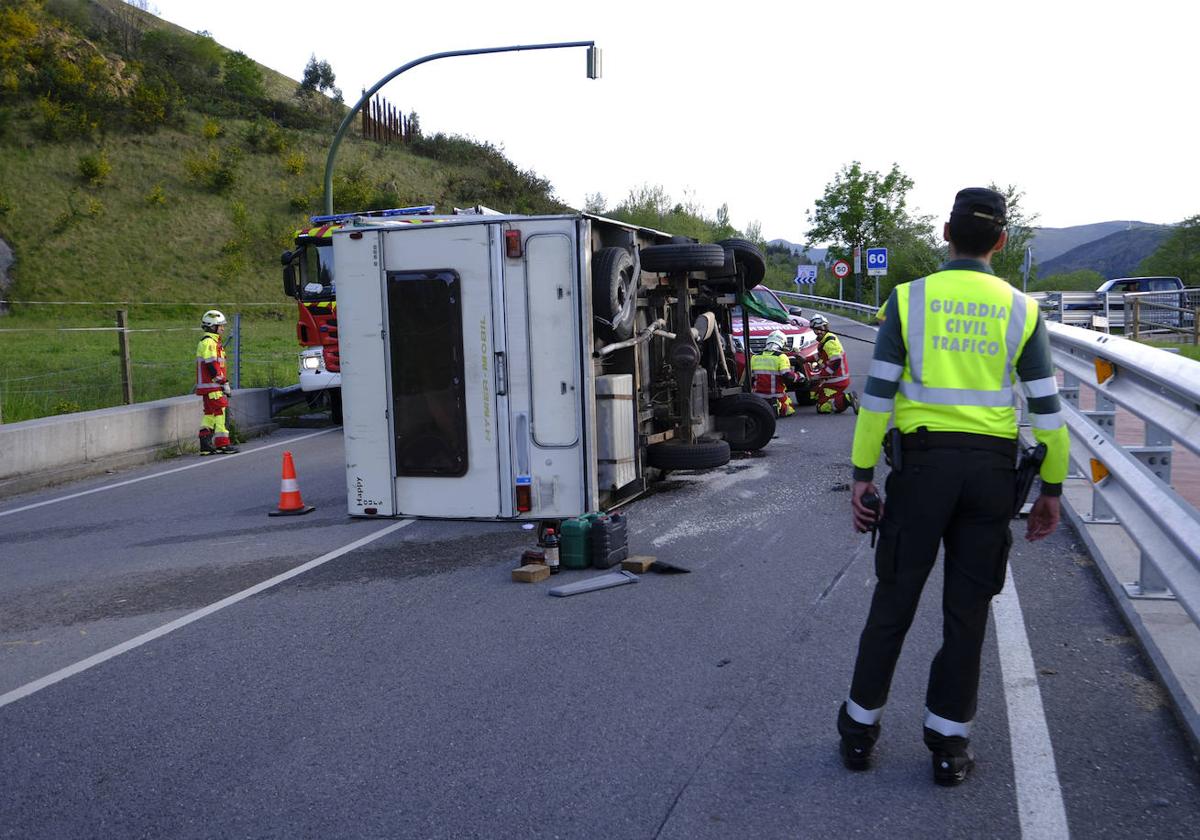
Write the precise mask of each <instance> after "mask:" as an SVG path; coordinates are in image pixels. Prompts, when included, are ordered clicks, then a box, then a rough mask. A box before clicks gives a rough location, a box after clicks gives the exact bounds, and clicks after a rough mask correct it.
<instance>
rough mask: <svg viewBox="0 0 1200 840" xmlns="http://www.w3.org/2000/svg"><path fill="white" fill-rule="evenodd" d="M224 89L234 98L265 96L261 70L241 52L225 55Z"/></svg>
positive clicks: (258, 97) (259, 97)
mask: <svg viewBox="0 0 1200 840" xmlns="http://www.w3.org/2000/svg"><path fill="white" fill-rule="evenodd" d="M224 65H225V78H224V80H223V81H222V84H223V85H224V87H225V91H226V92H227V93H228V94H229V95H230V96H233V97H234V98H235V99H261V98H262V97H264V96H266V89H265V88H264V87H263V74H262V70H260V69H259V68H258V65H257V64H256V63H255V62H254V60H253V59H251V58H250V57H248V56H247V55H246V54H245V53H243V52H231V53H229V54H228V55H227V56H225V62H224Z"/></svg>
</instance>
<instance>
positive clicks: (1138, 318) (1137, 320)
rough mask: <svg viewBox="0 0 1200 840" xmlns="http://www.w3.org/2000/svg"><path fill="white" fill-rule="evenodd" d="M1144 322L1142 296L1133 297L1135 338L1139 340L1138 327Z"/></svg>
mask: <svg viewBox="0 0 1200 840" xmlns="http://www.w3.org/2000/svg"><path fill="white" fill-rule="evenodd" d="M1141 322H1142V301H1141V298H1134V299H1133V340H1134V341H1137V340H1138V327H1139V326H1140V324H1141Z"/></svg>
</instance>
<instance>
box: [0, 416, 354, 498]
mask: <svg viewBox="0 0 1200 840" xmlns="http://www.w3.org/2000/svg"><path fill="white" fill-rule="evenodd" d="M336 428H338V427H335V428H333V429H322V430H321V431H319V432H313V433H312V434H308V435H300V436H298V437H293V438H288V439H287V440H281V441H279V442H278V443H268V444H267V445H266V446H256V447H254V448H253V449H247V450H246V451H244V452H238V453H235V454H233V455H218V456H216V457H213V456H209V457H207V458H201V459H200V460H199V461H197V462H196V463H194V464H186V465H184V466H182V467H175V468H174V469H171V470H163V471H162V472H156V473H154V474H152V475H143V476H139V477H138V478H130V479H127V480H125V481H118V482H116V483H114V484H105V485H104V486H102V487H93V488H92V489H91V490H80V491H79V492H78V493H71V494H70V495H67V496H59V497H58V498H57V499H47V500H46V501H44V502H34V503H33V504H31V505H25V506H24V507H19V508H13V509H12V510H0V516H12V515H13V514H14V513H22V512H24V511H27V510H33V509H34V508H40V507H45V506H46V505H54V504H58V503H59V502H69V501H71V499H78V498H79V497H80V496H90V495H91V494H93V493H103V492H104V491H105V490H116V489H117V488H118V487H125V486H126V485H129V484H137V483H138V482H139V481H149V480H150V479H152V478H159V477H161V476H164V475H171V474H172V473H177V472H183V471H184V470H194V469H196V468H197V467H207V466H208V465H209V464H217V463H223V462H225V461H228V460H229V459H230V458H240V457H242V456H243V455H253V454H254V453H256V452H262V451H263V450H264V449H274V448H275V447H277V446H289V445H291V444H293V443H295V442H296V441H300V440H308V439H309V438H311V437H316V436H317V435H324V434H328V433H329V432H332V431H335V430H336Z"/></svg>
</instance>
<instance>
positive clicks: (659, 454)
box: [646, 440, 729, 470]
mask: <svg viewBox="0 0 1200 840" xmlns="http://www.w3.org/2000/svg"><path fill="white" fill-rule="evenodd" d="M646 461H647V462H648V463H649V464H650V466H652V467H658V469H660V470H709V469H712V468H713V467H723V466H725V465H726V464H728V463H729V444H728V443H726V442H725V441H723V440H701V441H697V442H696V443H684V442H683V441H681V440H668V441H666V442H665V443H655V444H653V445H651V446H649V447H647V448H646Z"/></svg>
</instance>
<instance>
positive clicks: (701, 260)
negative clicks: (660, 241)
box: [641, 243, 725, 272]
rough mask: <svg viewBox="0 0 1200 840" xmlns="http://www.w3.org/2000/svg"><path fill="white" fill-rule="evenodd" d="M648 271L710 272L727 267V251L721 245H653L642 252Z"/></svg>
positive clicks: (645, 267)
mask: <svg viewBox="0 0 1200 840" xmlns="http://www.w3.org/2000/svg"><path fill="white" fill-rule="evenodd" d="M641 260H642V268H644V269H646V271H660V272H669V271H708V270H710V269H713V268H720V267H721V266H723V265H725V249H724V248H722V247H721V246H720V245H699V244H695V243H693V244H690V245H684V244H682V243H681V244H675V245H651V246H649V247H647V248H643V249H642V251H641Z"/></svg>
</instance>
